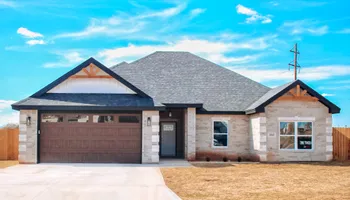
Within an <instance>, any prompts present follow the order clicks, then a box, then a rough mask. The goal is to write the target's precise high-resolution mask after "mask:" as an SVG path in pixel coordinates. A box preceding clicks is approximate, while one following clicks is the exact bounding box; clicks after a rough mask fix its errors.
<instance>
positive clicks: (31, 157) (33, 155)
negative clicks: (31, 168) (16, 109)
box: [18, 110, 38, 163]
mask: <svg viewBox="0 0 350 200" xmlns="http://www.w3.org/2000/svg"><path fill="white" fill-rule="evenodd" d="M28 116H29V117H31V124H30V125H27V124H26V120H27V117H28ZM19 118H20V119H19V145H18V152H19V155H18V160H19V163H37V148H38V146H37V136H38V135H37V132H38V131H37V123H38V111H37V110H20V115H19Z"/></svg>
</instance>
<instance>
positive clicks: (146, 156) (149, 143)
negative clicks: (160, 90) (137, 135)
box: [142, 111, 159, 163]
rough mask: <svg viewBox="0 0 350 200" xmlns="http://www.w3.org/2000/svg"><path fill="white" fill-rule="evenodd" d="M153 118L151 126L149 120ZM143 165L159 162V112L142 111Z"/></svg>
mask: <svg viewBox="0 0 350 200" xmlns="http://www.w3.org/2000/svg"><path fill="white" fill-rule="evenodd" d="M149 117H150V118H151V125H150V126H148V125H147V119H148V118H149ZM142 119H143V121H142V163H158V162H159V111H142Z"/></svg>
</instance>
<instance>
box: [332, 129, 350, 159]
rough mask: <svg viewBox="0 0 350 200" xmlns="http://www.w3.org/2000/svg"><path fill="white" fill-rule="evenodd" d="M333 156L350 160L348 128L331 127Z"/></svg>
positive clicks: (349, 131)
mask: <svg viewBox="0 0 350 200" xmlns="http://www.w3.org/2000/svg"><path fill="white" fill-rule="evenodd" d="M333 158H334V159H335V160H338V161H345V160H350V128H333Z"/></svg>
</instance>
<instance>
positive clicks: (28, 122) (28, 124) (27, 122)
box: [26, 116, 32, 126]
mask: <svg viewBox="0 0 350 200" xmlns="http://www.w3.org/2000/svg"><path fill="white" fill-rule="evenodd" d="M31 121H32V120H31V117H30V116H28V117H27V120H26V124H27V126H30V124H31V123H32V122H31Z"/></svg>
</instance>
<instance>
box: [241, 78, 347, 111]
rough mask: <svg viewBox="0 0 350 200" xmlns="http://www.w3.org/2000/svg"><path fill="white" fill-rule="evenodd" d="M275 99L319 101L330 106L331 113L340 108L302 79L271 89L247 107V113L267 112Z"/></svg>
mask: <svg viewBox="0 0 350 200" xmlns="http://www.w3.org/2000/svg"><path fill="white" fill-rule="evenodd" d="M274 101H319V102H320V103H322V104H323V105H325V106H326V107H328V110H329V113H332V114H334V113H339V112H340V108H339V107H338V106H336V105H335V104H333V103H332V102H330V101H329V100H328V99H326V98H325V97H324V96H322V95H320V94H319V93H318V92H316V91H315V90H313V89H312V88H310V87H309V86H307V85H306V84H305V83H303V82H302V81H300V80H296V81H294V82H291V83H287V84H285V85H282V86H279V87H277V88H274V89H271V90H270V91H268V92H267V93H266V94H265V95H263V96H261V97H260V98H259V99H258V100H257V101H255V102H254V103H253V104H251V105H250V106H249V107H248V108H247V109H246V111H245V112H246V114H253V113H259V112H265V107H266V106H267V105H269V104H271V103H272V102H274Z"/></svg>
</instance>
